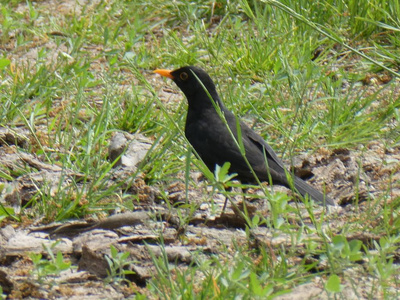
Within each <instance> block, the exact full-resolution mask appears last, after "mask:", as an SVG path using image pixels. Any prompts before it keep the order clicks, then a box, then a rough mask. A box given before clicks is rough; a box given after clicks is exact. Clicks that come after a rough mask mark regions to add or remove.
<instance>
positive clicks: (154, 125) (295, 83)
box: [0, 0, 400, 299]
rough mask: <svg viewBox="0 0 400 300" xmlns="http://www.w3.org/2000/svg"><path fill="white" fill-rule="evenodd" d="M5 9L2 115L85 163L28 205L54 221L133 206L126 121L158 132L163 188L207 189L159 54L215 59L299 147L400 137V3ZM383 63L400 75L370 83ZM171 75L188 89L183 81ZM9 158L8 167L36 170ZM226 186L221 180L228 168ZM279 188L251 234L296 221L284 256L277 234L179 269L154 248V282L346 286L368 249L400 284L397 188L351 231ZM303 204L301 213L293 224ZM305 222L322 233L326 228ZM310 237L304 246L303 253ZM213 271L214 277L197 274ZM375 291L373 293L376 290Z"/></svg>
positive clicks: (388, 282) (61, 158) (230, 82)
mask: <svg viewBox="0 0 400 300" xmlns="http://www.w3.org/2000/svg"><path fill="white" fill-rule="evenodd" d="M71 3H72V4H71V5H75V4H74V3H75V2H71ZM17 7H20V8H21V7H25V9H18V10H17ZM0 8H1V14H0V28H1V38H0V41H1V46H2V47H1V48H0V56H1V57H0V79H1V84H0V104H1V110H0V125H1V126H7V127H10V128H15V127H24V128H26V129H27V130H29V132H30V134H31V136H32V137H33V139H32V141H31V143H30V148H29V149H27V150H25V151H27V152H30V153H34V154H35V155H37V156H38V157H39V158H40V159H41V160H43V161H44V162H47V163H52V164H57V165H59V166H61V167H62V168H63V169H64V170H65V171H67V170H71V171H72V172H75V173H77V174H80V177H79V178H75V179H74V180H72V181H71V182H70V184H69V185H68V186H66V187H63V186H59V187H58V189H57V190H56V191H55V192H54V194H53V195H51V193H50V191H49V190H48V189H47V188H46V187H44V188H42V190H40V191H38V192H37V193H36V194H35V195H34V196H33V198H32V199H31V201H30V203H29V205H27V206H26V207H24V208H23V209H22V211H21V213H20V214H21V215H26V216H28V217H29V218H32V219H36V218H37V217H38V216H44V217H45V221H46V222H50V221H61V220H67V219H72V218H83V217H85V216H90V215H92V214H97V213H100V212H103V211H108V210H110V211H112V210H113V209H116V208H118V209H120V208H122V209H129V208H130V207H131V206H132V204H131V203H129V200H128V199H130V198H129V195H128V194H129V193H128V192H127V190H126V187H125V186H123V184H122V183H121V184H120V185H115V186H112V187H110V186H108V185H107V184H106V183H107V180H108V178H109V176H110V169H111V164H110V162H108V161H107V147H108V142H109V139H110V137H111V135H112V133H113V132H116V131H120V130H122V131H128V132H132V133H133V132H141V133H143V134H145V135H146V136H149V137H152V138H154V141H155V143H154V147H153V148H152V149H151V151H150V152H149V154H148V157H147V158H146V161H145V162H144V163H143V164H142V165H141V167H140V169H139V170H138V173H143V174H144V176H145V180H146V182H147V184H149V185H154V186H156V187H158V188H160V189H161V190H163V189H164V187H165V186H167V185H168V184H169V183H170V182H173V181H174V180H176V177H177V176H176V174H177V173H178V172H184V173H185V174H186V175H185V176H186V187H187V188H188V187H190V188H197V186H195V183H194V182H193V181H191V180H190V178H189V175H188V170H189V169H193V168H196V167H195V166H200V168H204V166H203V165H202V164H201V163H200V162H198V161H197V160H196V159H195V158H194V157H193V155H192V156H190V157H191V160H189V162H187V163H185V159H186V157H187V154H188V144H187V141H186V140H185V139H184V137H183V133H182V130H183V126H184V118H185V114H184V113H183V112H184V111H185V109H186V103H185V101H184V100H183V101H182V102H179V103H178V102H174V101H171V102H165V101H162V99H160V98H159V95H160V91H161V85H160V82H161V79H159V78H157V81H156V80H155V79H154V78H156V75H154V74H152V70H154V69H155V68H177V67H180V66H183V65H187V64H195V65H199V66H201V67H203V68H205V69H206V70H207V71H208V72H209V74H210V75H211V77H212V78H214V79H215V81H216V83H217V84H218V89H219V91H220V93H221V95H223V101H224V103H225V104H226V106H227V107H228V108H229V109H231V110H232V111H233V112H234V113H235V114H237V115H239V116H241V117H242V118H243V119H244V120H245V121H246V122H247V123H248V124H250V125H251V126H252V127H253V128H255V130H256V131H257V132H259V133H260V134H261V135H262V136H263V137H265V139H266V140H267V141H268V143H270V144H271V145H272V146H273V148H274V149H276V150H277V152H278V153H281V154H282V156H283V157H284V158H285V159H287V160H290V159H291V158H292V157H293V156H295V155H297V154H298V153H299V152H310V151H315V150H316V149H319V148H321V147H325V148H327V149H337V148H346V149H352V150H357V149H358V150H359V149H361V148H362V147H363V146H366V145H368V143H369V142H371V141H373V140H378V141H380V142H382V143H384V144H385V145H386V147H387V148H395V147H398V146H399V144H400V138H399V137H400V132H399V126H398V124H399V121H400V114H399V108H400V95H399V90H398V88H397V90H396V89H395V85H396V84H397V86H398V77H399V75H398V73H396V72H398V69H399V64H400V50H399V45H400V17H399V16H400V4H399V3H398V1H384V0H374V1H367V0H363V1H354V0H352V1H334V0H326V1H304V0H301V1H283V0H282V1H280V2H278V1H268V0H265V1H245V0H236V1H220V2H214V1H191V2H187V1H164V0H149V1H147V2H140V1H118V0H115V1H106V2H100V3H99V4H92V3H88V4H87V5H86V6H84V7H83V8H82V11H81V13H79V11H78V10H77V11H76V12H74V10H70V9H68V7H59V8H57V9H59V10H60V11H57V9H56V10H52V9H49V7H48V6H47V4H46V2H45V1H44V2H43V1H39V2H32V3H31V2H29V1H28V2H26V3H25V2H20V1H16V0H13V1H3V2H2V4H1V6H0ZM375 74H378V75H379V76H383V75H386V76H391V77H393V80H392V82H390V83H387V84H377V85H376V86H375V87H374V88H368V87H365V86H364V85H363V80H364V79H365V78H366V76H367V75H375ZM396 80H397V83H396ZM163 85H164V86H169V87H174V85H173V83H172V82H170V81H166V82H165V83H164V84H163ZM180 98H182V99H183V95H181V96H180ZM20 151H24V150H22V149H20ZM1 168H2V169H1V172H0V178H2V179H3V180H4V181H10V178H17V177H18V176H20V175H23V174H28V173H29V172H31V171H32V169H31V168H27V167H26V166H19V168H17V169H14V170H8V169H5V168H3V167H1ZM3 169H4V170H3ZM208 177H212V176H210V174H208ZM210 180H211V182H212V180H213V179H212V178H210ZM357 180H359V178H358V179H357ZM82 183H83V184H82ZM128 185H129V183H128ZM214 185H215V186H218V187H221V182H218V180H217V182H215V181H214ZM224 193H227V194H229V192H224ZM390 193H391V190H390V187H388V191H387V194H388V195H390ZM205 197H206V198H207V197H208V198H211V197H212V195H205ZM271 197H272V198H271V199H270V200H271V203H270V208H271V211H272V212H273V213H272V215H273V216H272V218H271V219H264V218H262V217H260V216H259V217H258V218H256V219H252V220H249V228H247V236H248V240H249V243H250V242H251V241H252V240H253V237H252V235H251V230H254V229H256V228H258V227H259V226H260V225H262V224H268V225H271V226H274V228H275V230H276V235H277V236H278V235H279V234H280V233H286V234H288V235H289V236H291V237H292V239H294V240H296V242H295V243H293V245H292V246H291V247H287V246H281V247H280V248H279V247H278V248H277V249H275V250H276V254H277V256H278V261H274V260H273V259H272V258H271V256H270V254H269V253H268V251H269V248H268V247H267V246H266V245H260V246H259V247H258V248H256V249H253V248H252V247H249V246H247V245H236V246H235V249H221V251H222V253H224V252H225V253H228V252H231V253H234V255H233V257H234V259H233V261H230V262H229V263H228V262H225V261H224V260H223V255H220V256H213V257H208V258H207V259H205V258H204V257H203V256H201V258H199V261H198V262H197V264H195V265H192V266H190V268H187V269H185V270H175V271H174V272H175V273H173V274H172V273H171V272H170V269H169V267H168V263H167V262H166V261H165V260H162V259H158V258H155V257H154V263H155V264H156V266H157V267H158V274H157V275H156V278H155V279H154V280H151V281H150V282H149V284H148V290H149V293H150V294H151V295H153V296H154V297H168V295H169V297H171V295H174V296H175V297H179V296H181V297H182V298H185V299H193V298H203V299H204V298H209V297H212V296H214V295H216V296H215V297H216V298H218V299H226V298H233V297H234V296H235V295H241V296H242V297H243V298H246V299H253V298H257V297H259V298H260V299H265V297H270V298H272V297H273V296H274V295H278V294H281V293H284V292H286V291H289V290H290V289H291V288H294V287H295V286H298V285H300V284H302V283H304V282H308V281H309V280H310V279H311V278H313V277H318V278H323V281H324V282H325V283H326V284H327V286H326V290H327V291H329V292H332V291H336V290H340V282H339V283H338V282H337V278H336V277H332V276H333V275H335V274H336V275H338V276H339V278H340V280H344V279H346V280H350V279H351V278H350V276H349V275H346V273H345V271H346V270H347V269H354V270H358V268H359V261H360V256H362V257H367V260H366V262H364V265H363V266H364V270H363V271H360V273H362V274H364V275H366V276H370V277H371V278H373V280H374V283H375V284H376V288H377V289H378V291H379V293H380V295H382V296H383V297H387V298H388V299H389V298H391V297H396V296H398V292H397V294H396V293H394V292H393V291H392V290H390V289H389V287H393V286H395V287H397V288H398V285H399V282H398V278H397V279H396V276H395V274H396V272H398V267H397V263H396V262H395V258H394V253H395V251H396V245H398V239H399V236H398V232H399V229H400V224H399V222H398V200H396V201H393V202H390V203H389V204H386V202H385V203H384V204H382V203H381V202H383V201H384V200H385V199H375V200H374V199H369V201H370V208H369V211H368V213H365V212H363V213H362V214H361V215H360V216H358V217H357V218H354V220H351V221H349V222H348V223H346V224H345V225H343V228H340V229H341V230H336V228H335V230H334V229H332V230H328V231H326V229H323V223H324V222H334V220H333V221H332V219H327V218H325V217H322V218H321V219H319V218H317V217H315V218H313V217H311V218H312V220H313V224H314V226H315V228H309V227H307V226H305V225H304V224H303V222H302V216H301V213H300V211H299V210H296V209H288V208H287V206H286V203H287V197H286V196H282V195H280V194H279V193H277V194H275V195H271ZM116 199H122V200H121V201H115V200H116ZM396 203H397V204H396ZM188 205H189V209H187V211H185V210H182V212H181V213H182V214H183V216H182V220H184V222H185V224H186V225H187V222H188V221H187V220H188V219H189V218H187V217H185V216H184V213H185V212H193V211H194V210H195V208H196V207H194V206H193V207H191V206H190V205H191V204H190V203H189V204H188ZM354 206H355V209H356V210H357V209H358V207H357V205H356V204H355V205H354ZM3 210H4V209H3ZM308 210H309V212H310V214H311V216H313V212H312V208H309V209H308ZM3 217H7V215H6V214H4V216H3V214H2V215H1V218H3ZM18 217H20V216H18ZM292 218H295V219H296V221H297V222H298V223H296V225H289V220H292ZM371 219H372V220H371ZM374 220H375V221H376V222H373V221H374ZM374 224H375V225H374ZM376 224H378V225H376ZM250 227H251V228H250ZM360 229H361V230H362V231H365V232H369V233H371V234H376V235H378V236H381V238H380V239H378V240H377V241H375V242H374V245H372V246H370V247H368V246H366V245H365V244H363V245H360V244H359V243H358V242H353V241H350V242H349V241H347V240H346V239H345V235H346V234H351V233H356V232H359V230H360ZM337 232H342V233H341V234H340V235H336V234H337ZM305 233H315V234H316V235H317V236H319V237H320V239H319V240H318V241H317V242H316V241H312V240H310V239H307V237H306V235H305ZM302 243H304V244H302ZM299 244H302V245H299ZM302 247H304V249H303V248H302ZM299 248H301V249H303V252H302V255H303V256H302V257H303V258H302V260H301V261H300V262H297V263H296V264H294V263H290V261H291V259H293V258H294V257H297V256H298V254H299ZM361 253H362V254H361ZM315 256H319V257H320V260H322V261H323V262H324V263H326V268H325V269H324V270H318V268H317V266H318V262H317V261H316V260H315ZM256 260H257V262H258V263H255V261H256ZM199 274H201V276H200V277H198V278H202V279H201V280H200V279H197V281H190V280H189V281H188V280H186V278H196V277H197V276H198V275H199ZM171 276H173V277H171ZM217 287H218V289H217ZM374 292H375V291H372V290H371V291H367V294H368V293H370V296H371V297H372V298H373V297H374V295H375V294H374ZM337 295H338V297H341V296H340V295H342V294H340V292H339V293H338V294H337ZM172 298H174V297H172Z"/></svg>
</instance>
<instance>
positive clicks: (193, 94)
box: [155, 66, 335, 205]
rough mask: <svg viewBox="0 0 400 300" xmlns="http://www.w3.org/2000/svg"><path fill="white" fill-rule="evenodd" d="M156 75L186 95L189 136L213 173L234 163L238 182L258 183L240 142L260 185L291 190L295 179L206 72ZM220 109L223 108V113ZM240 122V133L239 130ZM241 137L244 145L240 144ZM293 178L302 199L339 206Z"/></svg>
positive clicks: (183, 70)
mask: <svg viewBox="0 0 400 300" xmlns="http://www.w3.org/2000/svg"><path fill="white" fill-rule="evenodd" d="M155 72H156V73H159V74H161V75H163V76H166V77H169V78H171V79H173V80H174V82H175V83H176V84H177V85H178V87H179V88H180V89H181V90H182V91H183V93H184V94H185V95H186V98H187V100H188V104H189V106H188V113H187V117H186V126H185V135H186V138H187V139H188V140H189V142H190V143H191V145H192V146H193V148H194V149H195V150H196V152H197V153H198V155H199V156H200V157H201V159H202V160H203V161H204V163H205V164H206V165H207V167H208V168H209V169H210V170H211V171H214V169H215V165H217V164H218V165H220V166H222V165H223V164H224V163H225V162H230V163H231V167H230V169H229V171H230V172H231V173H237V174H238V175H237V177H236V178H237V179H239V180H240V181H242V182H243V183H257V180H256V179H255V177H254V175H253V173H252V172H251V170H250V168H249V167H248V164H247V163H246V160H245V159H244V157H243V155H242V153H241V152H240V148H239V146H238V142H240V143H242V144H243V147H244V149H245V156H246V159H247V160H248V163H249V164H250V165H251V167H252V169H253V171H254V173H255V174H256V175H257V177H258V179H259V180H260V181H267V182H270V181H272V183H273V184H279V185H283V186H286V187H289V188H291V184H289V182H288V179H287V176H291V175H290V174H289V173H288V174H289V175H288V174H287V172H286V170H285V167H284V165H283V163H282V162H281V160H280V159H279V158H278V156H277V155H276V154H275V152H274V151H273V150H272V148H271V147H270V146H269V145H268V144H267V143H266V142H265V141H264V140H263V138H262V137H261V136H260V135H258V134H257V133H256V132H255V131H253V130H252V129H250V128H249V127H248V126H247V125H246V124H245V123H243V122H241V121H240V120H238V119H237V118H236V117H235V115H234V114H233V113H232V112H230V111H229V110H228V109H227V108H225V106H224V105H223V103H222V101H221V99H220V98H219V96H218V93H217V91H216V88H215V85H214V83H213V81H212V80H211V78H210V77H209V76H208V74H207V73H206V72H205V71H203V70H202V69H200V68H198V67H194V66H188V67H183V68H180V69H178V70H175V71H168V70H156V71H155ZM200 82H201V83H200ZM205 89H207V91H206V90H205ZM210 97H212V100H211V98H210ZM213 102H214V103H213ZM216 106H218V107H219V111H220V112H218V108H216ZM221 115H223V117H221ZM224 118H225V120H226V123H225V122H224V120H223V119H224ZM238 122H239V124H240V133H238V128H237V127H238V126H237V124H238ZM226 124H228V126H229V129H230V130H229V129H228V127H227V126H226ZM232 134H233V135H234V137H235V139H236V141H235V139H234V138H233V137H232ZM240 135H241V141H238V138H239V137H240ZM292 178H293V179H292V181H293V185H294V188H295V190H297V191H298V192H299V193H300V194H301V195H303V196H305V195H306V194H308V195H309V196H310V197H311V198H312V199H314V200H315V201H318V202H322V203H326V204H329V205H335V203H334V201H333V200H332V199H330V198H328V197H324V195H323V194H322V193H321V192H319V191H317V190H316V189H314V188H313V187H311V186H310V185H309V184H307V183H306V182H305V181H303V180H302V179H300V178H298V177H296V176H292Z"/></svg>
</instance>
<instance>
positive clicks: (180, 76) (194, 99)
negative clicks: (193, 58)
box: [154, 66, 221, 107]
mask: <svg viewBox="0 0 400 300" xmlns="http://www.w3.org/2000/svg"><path fill="white" fill-rule="evenodd" d="M154 73H158V74H160V75H162V76H164V77H168V78H171V79H172V80H173V81H174V82H175V83H176V85H177V86H178V87H179V88H180V89H181V90H182V92H183V93H184V94H185V96H186V98H187V99H188V102H189V107H190V106H192V107H198V106H201V107H203V106H209V105H210V104H211V105H212V101H211V99H210V96H211V97H212V98H213V99H214V101H216V102H218V104H221V103H220V100H219V97H218V93H217V91H216V88H215V84H214V82H213V81H212V79H211V78H210V76H209V75H208V74H207V73H206V72H205V71H204V70H202V69H201V68H199V67H195V66H186V67H182V68H180V69H177V70H174V71H170V70H165V69H157V70H155V71H154Z"/></svg>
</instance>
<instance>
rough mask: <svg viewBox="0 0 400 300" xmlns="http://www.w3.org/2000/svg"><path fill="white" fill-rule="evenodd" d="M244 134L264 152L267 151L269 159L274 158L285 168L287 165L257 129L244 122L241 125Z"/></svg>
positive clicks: (274, 160)
mask: <svg viewBox="0 0 400 300" xmlns="http://www.w3.org/2000/svg"><path fill="white" fill-rule="evenodd" d="M241 128H242V130H243V133H242V134H244V135H246V137H248V139H249V140H250V141H251V142H252V143H253V144H254V145H256V146H257V147H258V148H259V149H260V150H261V151H262V152H264V151H265V155H266V156H267V158H268V159H270V160H272V161H273V162H275V163H276V164H277V165H278V166H280V167H281V168H283V169H285V166H284V165H283V162H282V161H281V160H280V159H279V157H278V156H277V155H276V153H275V151H274V150H273V149H272V148H271V146H270V145H268V144H267V142H266V141H264V139H263V138H262V137H261V136H260V135H258V134H257V133H256V132H255V131H253V130H252V129H250V128H249V127H248V126H247V125H246V124H244V123H243V124H242V126H241Z"/></svg>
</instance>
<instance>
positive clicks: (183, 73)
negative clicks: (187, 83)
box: [179, 72, 189, 80]
mask: <svg viewBox="0 0 400 300" xmlns="http://www.w3.org/2000/svg"><path fill="white" fill-rule="evenodd" d="M179 77H180V78H181V79H182V80H186V79H188V77H189V75H188V74H187V73H186V72H182V73H181V74H180V75H179Z"/></svg>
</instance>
